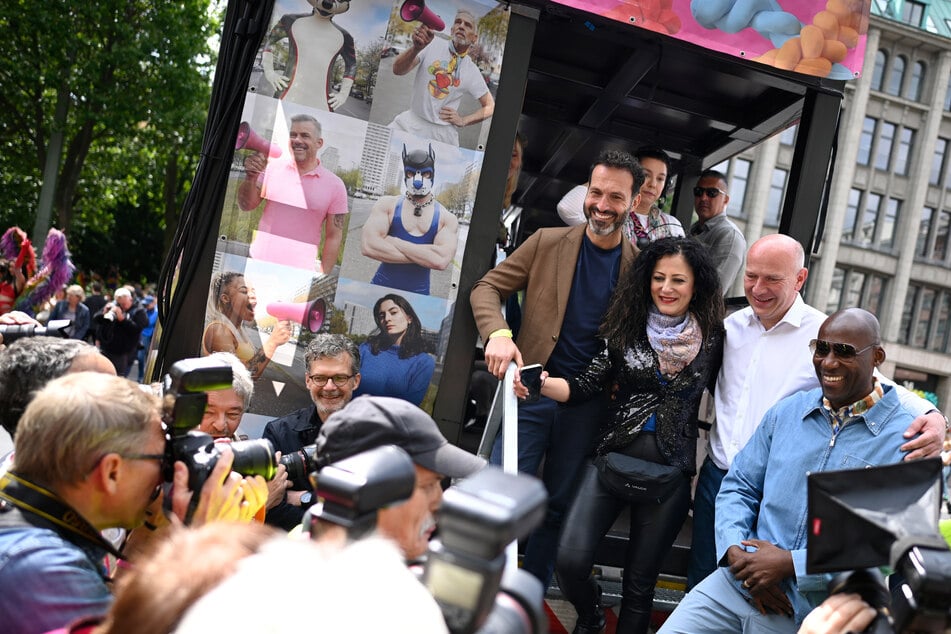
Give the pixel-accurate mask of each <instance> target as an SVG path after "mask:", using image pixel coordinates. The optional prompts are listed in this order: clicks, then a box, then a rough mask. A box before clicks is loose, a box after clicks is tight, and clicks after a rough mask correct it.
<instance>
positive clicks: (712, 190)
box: [693, 187, 726, 198]
mask: <svg viewBox="0 0 951 634" xmlns="http://www.w3.org/2000/svg"><path fill="white" fill-rule="evenodd" d="M704 194H706V195H707V198H716V197H717V196H719V195H720V194H723V195H724V196H725V195H726V192H725V191H723V190H722V189H720V188H719V187H694V188H693V195H694V196H696V197H697V198H700V197H701V196H703V195H704Z"/></svg>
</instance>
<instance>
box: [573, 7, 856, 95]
mask: <svg viewBox="0 0 951 634" xmlns="http://www.w3.org/2000/svg"><path fill="white" fill-rule="evenodd" d="M554 1H555V2H557V3H558V4H563V5H566V6H569V7H575V8H577V9H581V10H583V11H587V12H589V13H595V14H598V15H601V16H604V17H606V18H611V19H613V20H617V21H619V22H624V23H626V24H633V25H635V26H637V27H640V28H644V29H649V30H651V31H656V32H658V33H663V34H665V35H670V36H671V37H675V38H677V39H680V40H686V41H688V42H692V43H694V44H698V45H700V46H703V47H705V48H709V49H712V50H714V51H720V52H723V53H729V54H731V55H736V56H737V57H742V58H745V59H752V60H754V61H757V62H760V63H762V64H767V65H769V66H774V67H776V68H781V69H783V70H791V71H795V72H797V73H803V74H806V75H814V76H817V77H828V78H830V79H853V78H855V77H858V76H859V74H860V73H861V71H862V60H863V57H864V55H865V39H866V32H867V31H868V16H869V9H870V2H869V0H782V1H781V2H780V1H778V0H554Z"/></svg>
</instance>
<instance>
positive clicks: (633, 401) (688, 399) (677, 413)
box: [568, 330, 723, 475]
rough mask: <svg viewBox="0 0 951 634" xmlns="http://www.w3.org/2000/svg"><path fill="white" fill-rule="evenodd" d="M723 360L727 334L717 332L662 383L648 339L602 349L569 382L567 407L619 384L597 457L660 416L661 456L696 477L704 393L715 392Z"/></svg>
mask: <svg viewBox="0 0 951 634" xmlns="http://www.w3.org/2000/svg"><path fill="white" fill-rule="evenodd" d="M722 359H723V332H722V330H718V331H717V332H714V333H712V334H711V335H709V336H706V337H704V339H703V343H702V345H701V346H700V351H699V352H697V356H696V357H695V358H694V360H693V361H691V362H690V363H689V364H688V365H687V367H685V368H684V369H683V370H681V371H680V373H679V374H678V375H677V376H676V377H674V378H673V379H672V380H670V381H667V382H664V381H662V380H661V379H660V371H659V365H658V361H657V354H656V353H655V352H654V349H653V348H651V345H650V342H648V340H647V335H646V334H645V335H644V336H642V337H641V338H640V339H639V340H638V342H637V345H635V346H634V348H632V349H630V348H629V349H628V350H625V351H621V350H614V349H610V348H605V349H603V350H602V351H601V353H600V354H598V356H596V357H595V358H594V359H592V360H591V363H590V364H589V365H588V367H587V369H585V371H584V372H582V373H581V374H579V375H578V376H576V377H572V378H570V379H568V385H569V387H570V389H571V398H570V399H569V402H577V401H582V400H586V399H588V398H591V397H593V396H595V395H597V394H600V393H602V392H603V391H604V390H610V389H612V385H613V384H617V392H616V393H615V394H614V395H613V398H612V400H611V405H610V407H609V410H608V414H609V416H610V418H609V419H608V420H607V421H605V423H604V425H603V426H602V430H601V431H602V433H601V436H600V437H599V438H598V441H597V444H596V447H597V449H596V450H595V451H596V453H597V454H599V455H602V454H606V453H609V452H611V451H619V450H623V448H624V447H627V446H628V445H630V444H631V441H633V440H634V438H635V437H636V436H637V434H639V433H640V431H641V428H642V423H644V422H645V421H646V420H647V419H648V418H649V417H650V415H651V414H652V413H656V414H657V425H656V430H655V434H656V438H657V447H658V449H659V450H660V453H661V454H662V455H663V456H664V458H666V459H667V463H668V464H670V465H671V466H676V467H680V469H682V470H683V471H684V473H687V474H688V475H693V474H694V473H696V471H697V464H696V463H697V458H696V454H697V436H698V435H699V432H698V430H697V410H698V409H699V407H700V397H701V395H702V394H703V390H704V388H707V389H709V390H710V391H711V392H712V391H713V386H714V384H715V383H716V378H717V373H718V372H719V371H720V362H721V361H722Z"/></svg>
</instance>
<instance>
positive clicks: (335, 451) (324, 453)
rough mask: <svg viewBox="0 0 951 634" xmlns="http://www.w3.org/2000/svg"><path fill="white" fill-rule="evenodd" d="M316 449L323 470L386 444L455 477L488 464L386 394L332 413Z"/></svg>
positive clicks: (425, 416)
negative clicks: (450, 442) (453, 443)
mask: <svg viewBox="0 0 951 634" xmlns="http://www.w3.org/2000/svg"><path fill="white" fill-rule="evenodd" d="M316 445H317V463H318V464H319V465H320V466H321V467H323V466H325V465H328V464H331V463H333V462H337V461H338V460H343V459H344V458H349V457H350V456H353V455H356V454H358V453H361V452H363V451H367V450H368V449H375V448H376V447H381V446H383V445H396V446H397V447H400V448H401V449H403V450H404V451H405V452H406V453H408V454H409V456H410V458H412V459H413V462H414V463H416V464H418V465H419V466H421V467H425V468H427V469H429V470H431V471H435V472H436V473H439V474H441V475H444V476H449V477H451V478H462V477H465V476H469V475H472V474H473V473H475V472H476V471H478V470H480V469H481V468H482V467H484V466H485V460H483V459H482V458H479V457H478V456H475V455H473V454H471V453H469V452H468V451H466V450H464V449H460V448H459V447H456V446H455V445H451V444H449V441H448V440H446V438H445V437H444V436H443V435H442V433H440V431H439V428H438V427H437V426H436V421H434V420H433V419H432V417H430V416H429V414H427V413H426V412H424V411H423V410H421V409H419V408H418V407H416V406H415V405H413V404H412V403H409V402H407V401H404V400H402V399H398V398H389V397H385V396H361V397H359V398H355V399H353V400H352V401H350V403H349V404H348V405H347V406H346V407H344V408H343V409H342V410H340V411H338V412H334V413H333V414H331V415H330V418H328V419H327V420H326V422H325V423H324V424H323V426H322V427H321V428H320V433H319V434H318V435H317V441H316Z"/></svg>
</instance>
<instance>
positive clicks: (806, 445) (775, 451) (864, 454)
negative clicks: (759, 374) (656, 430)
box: [716, 386, 914, 623]
mask: <svg viewBox="0 0 951 634" xmlns="http://www.w3.org/2000/svg"><path fill="white" fill-rule="evenodd" d="M884 387H885V395H884V396H883V397H882V399H881V400H880V401H879V402H878V403H876V404H875V405H874V406H873V407H872V408H871V409H870V410H868V411H867V412H866V413H865V414H863V415H861V416H859V417H856V418H855V419H852V420H850V421H849V422H848V423H847V424H846V425H845V426H844V427H843V428H842V429H841V430H840V431H839V434H838V436H837V437H835V438H834V439H833V436H832V425H831V423H830V420H829V416H828V413H827V412H826V411H825V410H824V409H823V408H822V390H821V389H819V388H817V389H814V390H810V391H808V392H798V393H796V394H793V395H792V396H789V397H787V398H785V399H783V400H781V401H780V402H779V403H777V404H776V405H774V406H773V407H772V408H770V409H769V410H768V411H767V412H766V414H765V415H764V416H763V422H762V423H761V424H760V426H759V427H758V428H757V430H756V432H755V433H754V434H753V437H752V439H750V442H749V443H748V444H747V445H746V447H744V448H743V450H742V451H740V453H739V454H737V456H736V459H735V460H734V461H733V464H732V466H731V467H730V471H729V472H728V473H727V475H726V477H725V478H724V479H723V486H722V487H721V488H720V494H719V495H718V496H717V502H716V543H717V558H718V561H720V562H721V564H723V563H725V561H724V557H725V555H726V551H727V549H728V548H729V547H730V546H733V545H737V546H740V542H741V541H743V540H748V539H762V540H765V541H768V542H771V543H773V544H776V545H777V546H779V547H780V548H783V549H786V550H789V551H791V552H792V558H793V565H794V566H795V570H796V579H795V585H793V584H792V583H790V581H791V580H787V581H786V582H784V585H785V588H786V595H787V596H788V597H789V599H790V601H791V602H792V604H793V607H794V608H795V610H796V622H797V623H801V622H802V619H804V618H805V616H806V614H808V612H809V610H811V609H812V607H814V605H816V604H817V603H818V602H820V601H821V600H823V599H824V598H825V596H826V595H827V592H826V586H827V583H828V579H829V576H828V575H807V574H806V536H807V533H806V530H807V519H808V517H807V503H806V475H807V474H808V473H810V472H816V471H836V470H841V469H860V468H863V467H873V466H877V465H885V464H893V463H896V462H900V461H901V460H902V452H901V451H900V450H899V447H900V446H901V445H902V444H904V442H905V439H904V438H903V437H902V433H903V432H904V431H905V430H906V429H907V428H908V426H909V425H910V424H911V422H912V420H914V416H913V415H912V414H910V413H908V412H907V411H906V410H905V409H904V408H903V407H902V405H901V403H900V402H899V400H898V397H897V395H896V393H895V390H894V389H893V388H892V387H891V386H884ZM741 547H742V546H741ZM733 581H734V585H735V587H736V588H737V590H739V591H740V592H741V593H742V594H743V595H744V596H747V597H748V596H749V592H748V591H747V590H746V589H745V588H743V587H742V585H741V584H740V582H739V581H737V580H736V579H733Z"/></svg>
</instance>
